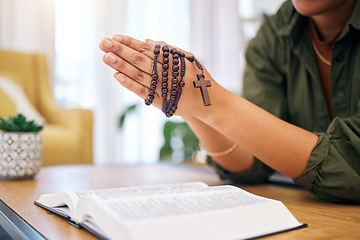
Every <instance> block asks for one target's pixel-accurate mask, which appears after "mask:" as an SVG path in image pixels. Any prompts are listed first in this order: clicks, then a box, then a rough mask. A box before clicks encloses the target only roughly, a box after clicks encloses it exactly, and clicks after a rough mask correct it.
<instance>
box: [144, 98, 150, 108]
mask: <svg viewBox="0 0 360 240" xmlns="http://www.w3.org/2000/svg"><path fill="white" fill-rule="evenodd" d="M144 102H145V104H146V105H148V106H149V105H151V104H152V101H151V100H150V99H145V101H144Z"/></svg>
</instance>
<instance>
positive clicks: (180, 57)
mask: <svg viewBox="0 0 360 240" xmlns="http://www.w3.org/2000/svg"><path fill="white" fill-rule="evenodd" d="M161 49H162V51H163V65H162V70H163V71H162V73H161V75H162V77H161V97H162V99H163V104H162V111H163V112H164V114H165V115H166V116H167V117H172V116H173V115H174V113H175V111H176V109H177V105H178V103H179V100H180V97H181V93H182V90H183V87H184V86H185V82H184V81H183V78H184V76H185V70H186V63H185V59H187V60H188V61H189V62H191V63H192V62H195V64H196V67H197V68H198V69H199V70H201V74H197V75H196V76H197V81H194V82H193V84H194V87H195V88H200V91H201V96H202V98H203V102H204V105H205V106H210V105H211V101H210V97H209V93H208V91H207V87H211V82H210V80H205V76H204V69H203V67H202V66H201V64H200V62H199V61H198V60H197V59H196V58H195V57H194V56H189V57H186V56H185V54H184V53H183V52H181V51H179V50H177V49H175V48H172V49H171V50H170V49H169V46H167V45H164V46H163V47H162V48H161V46H160V45H159V44H156V45H155V49H154V54H155V57H154V60H153V74H152V80H151V85H150V89H149V95H148V97H147V98H146V99H145V104H146V105H151V104H152V102H153V100H154V95H155V90H156V86H157V84H158V80H159V75H158V69H157V59H158V56H159V54H160V51H161ZM170 54H171V55H172V64H173V66H172V69H171V70H172V73H171V76H169V71H168V70H169V61H170V58H169V57H170ZM179 64H180V66H179ZM179 71H180V73H179ZM179 75H180V80H179V79H178V77H179ZM169 77H172V80H171V91H170V98H169V99H168V91H169V90H168V83H169Z"/></svg>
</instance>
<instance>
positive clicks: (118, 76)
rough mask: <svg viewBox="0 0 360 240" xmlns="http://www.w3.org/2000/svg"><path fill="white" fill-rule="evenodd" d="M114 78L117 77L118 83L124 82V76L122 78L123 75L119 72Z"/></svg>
mask: <svg viewBox="0 0 360 240" xmlns="http://www.w3.org/2000/svg"><path fill="white" fill-rule="evenodd" d="M116 79H117V80H118V81H119V82H120V83H123V82H125V78H124V76H123V75H121V74H118V75H117V77H116Z"/></svg>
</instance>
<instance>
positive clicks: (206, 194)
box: [99, 186, 273, 221]
mask: <svg viewBox="0 0 360 240" xmlns="http://www.w3.org/2000/svg"><path fill="white" fill-rule="evenodd" d="M267 201H273V200H270V199H267V198H263V197H259V196H256V195H253V194H251V193H248V192H246V191H244V190H241V189H239V188H237V187H234V186H218V187H209V188H202V189H198V190H197V191H196V192H177V191H175V192H172V193H166V194H161V195H148V196H133V197H129V198H111V199H108V200H104V201H99V203H101V205H106V206H107V207H108V208H109V209H111V211H112V212H113V213H114V214H115V215H116V216H117V218H118V219H119V220H121V221H133V220H144V219H151V218H162V217H169V216H177V215H188V214H197V213H203V212H209V211H220V210H223V209H231V208H237V207H247V206H250V205H254V204H259V203H263V202H267Z"/></svg>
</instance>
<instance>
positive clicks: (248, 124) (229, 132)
mask: <svg viewBox="0 0 360 240" xmlns="http://www.w3.org/2000/svg"><path fill="white" fill-rule="evenodd" d="M214 87H215V88H214V89H213V92H212V106H211V107H208V108H205V110H203V111H201V112H200V113H199V115H198V116H197V117H198V118H199V119H200V120H201V121H203V122H204V123H206V124H207V125H209V126H212V127H214V128H215V129H217V131H219V132H221V133H223V134H224V135H226V136H228V137H229V138H231V139H232V140H233V141H235V142H237V143H238V144H239V145H241V146H243V147H244V148H245V149H247V150H248V151H249V152H251V153H252V154H253V155H254V156H256V157H257V158H258V159H260V160H261V161H262V162H264V163H265V164H267V165H268V166H270V167H271V168H273V169H275V170H277V171H279V172H281V173H283V174H286V175H288V176H290V177H292V178H296V177H299V176H300V175H301V174H302V173H303V171H304V169H305V167H306V165H307V161H308V159H309V156H310V153H311V151H312V149H313V148H314V147H315V145H316V143H317V140H318V137H317V135H315V134H314V133H311V132H308V131H306V130H304V129H301V128H298V127H296V126H294V125H291V124H289V123H287V122H285V121H282V120H281V119H279V118H277V117H275V116H274V115H272V114H270V113H268V112H266V111H265V110H263V109H261V108H259V107H257V106H256V105H254V104H252V103H251V102H249V101H247V100H245V99H244V98H241V97H239V96H237V95H235V94H233V93H231V92H229V91H227V90H226V89H224V88H222V87H221V86H219V85H216V86H214Z"/></svg>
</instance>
